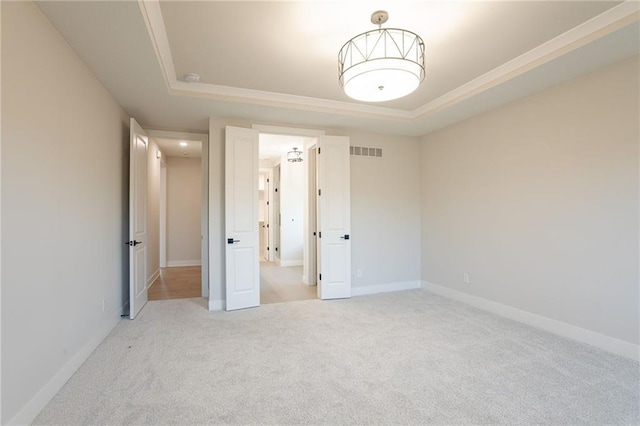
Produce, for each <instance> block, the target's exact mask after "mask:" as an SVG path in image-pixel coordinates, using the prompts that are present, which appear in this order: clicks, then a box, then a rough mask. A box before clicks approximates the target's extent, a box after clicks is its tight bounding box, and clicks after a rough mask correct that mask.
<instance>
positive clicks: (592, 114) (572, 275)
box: [421, 58, 640, 343]
mask: <svg viewBox="0 0 640 426" xmlns="http://www.w3.org/2000/svg"><path fill="white" fill-rule="evenodd" d="M638 75H639V69H638V58H634V59H632V60H628V61H625V62H622V63H619V64H617V65H614V66H611V67H608V68H606V69H604V70H602V71H599V72H596V73H594V74H591V75H588V76H585V77H582V78H579V79H576V80H573V81H570V82H568V83H565V84H562V85H560V86H557V87H555V88H552V89H549V90H546V91H543V92H540V93H539V94H536V95H534V96H531V97H529V98H526V99H523V100H521V101H518V102H514V103H512V104H509V105H507V106H505V107H503V108H500V109H497V110H494V111H492V112H489V113H486V114H484V115H481V116H479V117H476V118H474V119H471V120H467V121H465V122H462V123H459V124H456V125H453V126H450V127H448V128H446V129H443V130H441V131H438V132H435V133H432V134H429V135H427V136H425V137H423V139H422V156H421V172H422V178H421V179H422V277H423V280H425V281H427V282H431V283H434V284H438V285H442V286H446V287H450V288H453V289H456V290H459V291H462V292H466V293H469V294H472V295H475V296H479V297H481V298H485V299H489V300H491V301H495V302H499V303H501V304H506V305H509V306H512V307H515V308H519V309H522V310H524V311H528V312H531V313H535V314H538V315H541V316H544V317H547V318H551V319H555V320H558V321H562V322H564V323H568V324H572V325H575V326H578V327H581V328H585V329H588V330H591V331H594V332H596V333H600V334H604V335H606V336H610V337H613V338H616V339H621V340H623V341H627V342H632V343H638V336H639V330H638V323H639V316H638V305H639V294H638V282H639V279H638V278H639V277H638V141H639V134H638V132H639V124H638V123H639V118H638V117H639V116H640V110H639V107H638V94H639V91H638V90H639V87H638ZM463 273H468V274H469V278H470V283H469V284H464V283H463V279H462V278H463Z"/></svg>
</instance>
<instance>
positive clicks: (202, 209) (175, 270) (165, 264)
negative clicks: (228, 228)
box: [148, 131, 209, 300]
mask: <svg viewBox="0 0 640 426" xmlns="http://www.w3.org/2000/svg"><path fill="white" fill-rule="evenodd" d="M149 133H150V136H151V137H150V140H151V142H150V147H151V149H152V150H155V151H154V152H153V156H155V157H156V158H157V160H159V162H160V174H159V183H158V188H157V197H158V199H159V203H157V207H156V205H155V204H154V203H149V210H150V212H149V215H153V214H154V212H153V210H154V209H157V210H158V214H157V216H158V222H157V225H156V226H157V227H156V229H157V232H158V233H159V238H158V241H157V246H158V249H159V250H157V252H155V253H150V256H154V255H156V254H157V255H158V269H157V271H158V272H157V277H156V279H155V280H154V281H153V282H152V283H151V285H150V287H149V290H148V294H149V300H164V299H181V298H196V297H207V296H208V287H209V286H208V271H207V265H208V260H207V258H208V255H207V252H208V250H207V248H208V245H207V244H206V241H207V239H206V238H205V235H206V234H207V228H206V226H207V220H206V217H207V216H206V212H207V211H208V206H207V205H208V202H207V192H208V191H207V186H208V173H207V167H206V164H207V163H208V161H207V160H208V155H207V153H208V149H207V148H208V144H207V141H206V135H200V136H198V135H193V134H175V133H173V132H154V131H150V132H149ZM194 136H196V137H194ZM149 179H150V181H151V180H153V179H156V176H152V175H151V174H150V176H149ZM153 197H154V195H153V194H151V193H150V194H149V199H152V198H153ZM150 263H151V262H150ZM152 266H153V265H152Z"/></svg>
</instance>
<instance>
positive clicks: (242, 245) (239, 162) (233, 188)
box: [225, 126, 260, 311]
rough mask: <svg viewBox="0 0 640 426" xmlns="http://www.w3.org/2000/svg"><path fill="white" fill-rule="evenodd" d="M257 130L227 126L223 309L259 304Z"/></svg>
mask: <svg viewBox="0 0 640 426" xmlns="http://www.w3.org/2000/svg"><path fill="white" fill-rule="evenodd" d="M258 209H259V206H258V131H257V130H253V129H243V128H238V127H231V126H227V127H226V137H225V231H226V233H225V234H226V238H227V240H226V244H225V245H226V290H227V291H226V310H228V311H230V310H234V309H243V308H251V307H254V306H259V305H260V263H259V234H258V232H259V230H258Z"/></svg>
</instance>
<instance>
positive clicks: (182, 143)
mask: <svg viewBox="0 0 640 426" xmlns="http://www.w3.org/2000/svg"><path fill="white" fill-rule="evenodd" d="M178 145H180V146H187V145H189V144H188V143H186V142H185V141H182V142H180V143H179V144H178Z"/></svg>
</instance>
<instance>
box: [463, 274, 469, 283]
mask: <svg viewBox="0 0 640 426" xmlns="http://www.w3.org/2000/svg"><path fill="white" fill-rule="evenodd" d="M462 281H464V282H465V283H466V284H469V283H470V281H469V274H467V273H466V272H465V273H464V274H462Z"/></svg>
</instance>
